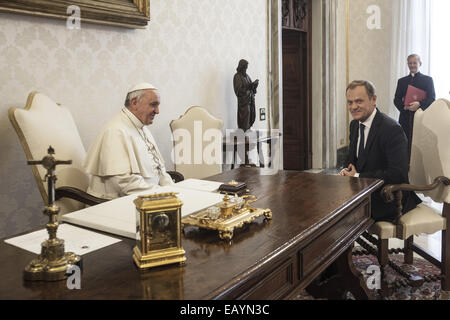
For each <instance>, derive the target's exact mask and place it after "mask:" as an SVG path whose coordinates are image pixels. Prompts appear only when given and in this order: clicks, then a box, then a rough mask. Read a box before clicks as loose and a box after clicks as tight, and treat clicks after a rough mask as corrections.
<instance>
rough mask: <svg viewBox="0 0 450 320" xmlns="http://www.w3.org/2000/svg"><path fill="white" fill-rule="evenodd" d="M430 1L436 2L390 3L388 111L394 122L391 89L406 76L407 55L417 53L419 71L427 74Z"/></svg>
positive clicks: (398, 0)
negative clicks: (390, 45)
mask: <svg viewBox="0 0 450 320" xmlns="http://www.w3.org/2000/svg"><path fill="white" fill-rule="evenodd" d="M433 1H436V0H395V1H393V2H392V7H393V8H392V9H393V10H392V12H393V18H392V30H393V32H392V47H391V78H390V79H391V80H390V86H389V88H390V97H391V104H389V106H390V107H389V111H388V112H389V114H390V115H391V116H392V117H393V118H394V119H398V111H397V108H395V106H394V102H393V100H394V95H395V89H396V88H397V80H398V79H399V78H401V77H404V76H406V75H408V74H409V69H408V64H407V61H406V58H407V57H408V55H410V54H412V53H416V54H418V55H419V56H420V58H421V60H422V67H421V68H420V71H421V72H422V73H424V74H427V75H430V12H431V9H430V8H431V2H433ZM444 1H448V0H444ZM447 30H448V29H447Z"/></svg>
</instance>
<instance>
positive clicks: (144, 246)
mask: <svg viewBox="0 0 450 320" xmlns="http://www.w3.org/2000/svg"><path fill="white" fill-rule="evenodd" d="M134 204H135V205H136V246H135V247H134V250H133V260H134V262H135V263H136V265H137V266H138V267H139V268H140V269H147V268H152V267H157V266H161V265H166V264H172V263H179V264H181V265H182V264H184V263H185V261H186V257H185V252H184V250H183V248H182V246H181V206H182V205H183V202H181V200H180V199H178V197H177V196H176V193H174V192H169V193H158V194H152V195H146V196H139V197H138V198H137V199H136V200H134Z"/></svg>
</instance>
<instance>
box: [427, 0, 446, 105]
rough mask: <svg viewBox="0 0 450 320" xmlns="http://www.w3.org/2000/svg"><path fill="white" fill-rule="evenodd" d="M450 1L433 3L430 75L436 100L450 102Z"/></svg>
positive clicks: (435, 1)
mask: <svg viewBox="0 0 450 320" xmlns="http://www.w3.org/2000/svg"><path fill="white" fill-rule="evenodd" d="M449 12H450V1H449V0H432V1H431V21H430V24H431V25H430V28H431V30H430V31H431V39H430V40H431V41H430V47H431V50H430V51H431V56H430V75H431V76H432V77H433V81H434V89H435V91H436V99H439V98H445V99H447V100H450V63H449V58H448V57H449V54H450V41H449V36H448V32H449V30H450V18H449V16H448V14H449Z"/></svg>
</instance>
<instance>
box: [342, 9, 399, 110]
mask: <svg viewBox="0 0 450 320" xmlns="http://www.w3.org/2000/svg"><path fill="white" fill-rule="evenodd" d="M370 5H376V6H378V7H379V8H380V27H381V28H380V29H373V30H370V29H368V28H367V19H368V18H369V17H370V16H371V15H370V14H369V13H367V12H366V10H367V8H368V7H369V6H370ZM391 11H392V0H356V1H354V0H352V1H350V12H349V58H350V59H349V60H350V63H349V71H350V73H349V77H350V78H349V80H350V81H352V80H356V79H364V80H370V81H372V82H373V83H374V84H375V86H376V88H377V96H378V103H377V106H378V108H380V110H381V111H383V112H387V111H388V110H389V109H388V106H389V105H391V104H393V99H394V97H391V96H390V92H389V85H390V77H391V73H390V67H391V66H390V62H391V56H390V54H391V37H392V32H393V31H394V30H392V27H391V26H392V22H391V20H392V12H391Z"/></svg>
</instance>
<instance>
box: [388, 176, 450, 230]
mask: <svg viewBox="0 0 450 320" xmlns="http://www.w3.org/2000/svg"><path fill="white" fill-rule="evenodd" d="M441 183H443V184H444V185H445V186H449V185H450V179H449V178H447V177H444V176H439V177H436V178H435V179H434V180H433V183H431V184H429V185H425V186H415V185H412V184H406V183H404V184H389V185H387V186H385V187H384V188H383V189H382V190H381V197H382V198H383V199H384V201H386V202H392V201H393V200H394V199H395V200H396V202H397V217H396V219H395V223H397V221H398V219H400V217H401V216H402V209H403V208H402V191H430V190H433V189H435V188H437V187H438V186H439V184H441ZM394 193H395V194H394Z"/></svg>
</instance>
